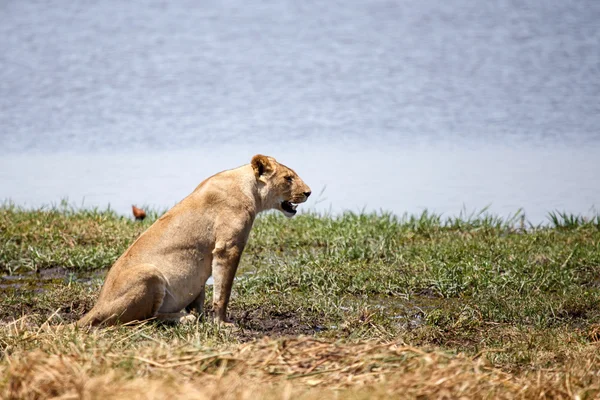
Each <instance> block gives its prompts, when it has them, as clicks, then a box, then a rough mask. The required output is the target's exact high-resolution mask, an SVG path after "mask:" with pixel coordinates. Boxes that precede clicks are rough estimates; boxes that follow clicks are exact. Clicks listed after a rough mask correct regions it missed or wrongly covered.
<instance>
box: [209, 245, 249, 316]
mask: <svg viewBox="0 0 600 400" xmlns="http://www.w3.org/2000/svg"><path fill="white" fill-rule="evenodd" d="M242 250H243V249H241V248H240V247H238V246H235V245H226V244H222V243H217V246H215V250H214V251H213V261H212V273H213V279H214V287H213V309H214V312H215V317H216V319H217V321H219V322H229V320H228V319H227V304H228V303H229V297H230V296H231V287H232V285H233V278H234V277H235V273H236V271H237V267H238V264H239V262H240V256H241V254H242Z"/></svg>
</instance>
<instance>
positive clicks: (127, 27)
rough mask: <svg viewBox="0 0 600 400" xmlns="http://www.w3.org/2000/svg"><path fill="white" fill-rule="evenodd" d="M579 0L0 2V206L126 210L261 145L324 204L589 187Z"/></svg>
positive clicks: (181, 192)
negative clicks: (64, 204)
mask: <svg viewBox="0 0 600 400" xmlns="http://www.w3.org/2000/svg"><path fill="white" fill-rule="evenodd" d="M599 20H600V2H597V1H596V0H581V1H559V0H528V1H508V0H499V1H495V2H480V1H477V0H457V1H453V2H444V1H441V0H439V1H433V0H429V1H421V2H418V3H415V2H409V1H397V2H391V1H368V2H366V1H365V2H361V1H343V2H342V1H322V2H316V1H304V2H293V1H278V2H275V1H262V2H243V1H239V0H231V1H220V2H202V3H198V2H192V1H188V2H184V1H180V2H159V1H140V0H136V1H130V2H119V1H104V2H91V1H80V2H70V3H65V4H61V6H60V7H57V6H56V5H55V4H53V3H51V2H49V1H44V0H38V1H25V0H24V1H8V2H3V3H2V4H1V5H0V199H12V200H13V201H14V202H16V203H17V204H20V205H24V206H32V207H37V206H40V205H43V204H50V203H57V202H59V201H60V200H61V199H62V198H65V197H68V199H69V200H70V201H71V202H73V203H76V204H83V205H84V206H99V207H106V206H107V205H108V204H110V205H111V207H112V208H114V209H116V210H117V211H119V212H123V213H129V208H130V205H131V204H132V203H136V204H147V205H150V206H153V207H157V208H164V207H169V206H171V205H173V204H174V203H175V202H176V201H178V200H180V199H181V198H182V197H183V196H185V195H186V194H188V193H189V192H190V191H191V190H192V189H193V188H194V187H195V186H196V185H197V184H198V183H199V182H200V181H201V180H202V179H204V178H205V177H207V176H209V175H211V174H212V173H215V172H217V171H219V170H222V169H226V168H232V167H235V166H238V165H241V164H243V163H246V162H248V161H249V159H250V158H251V156H252V155H253V154H255V153H259V152H262V153H266V154H270V155H274V156H275V157H277V158H278V159H280V160H281V161H282V162H284V163H286V164H288V165H289V166H291V167H293V168H295V169H296V170H297V172H299V174H300V175H301V176H302V177H303V178H304V179H305V180H306V181H307V182H308V183H309V184H310V185H311V187H312V189H313V191H314V192H315V193H319V192H322V194H321V195H320V197H319V196H315V197H316V198H317V199H318V200H313V198H312V197H311V201H310V202H309V203H308V204H307V207H312V208H313V209H317V210H331V211H332V212H338V211H341V210H344V209H350V210H354V211H359V210H362V209H366V210H380V209H383V210H390V211H393V212H396V213H398V214H402V213H404V212H410V213H412V212H419V211H421V210H422V209H424V208H428V209H431V210H433V211H437V212H442V213H445V214H447V215H456V214H457V213H458V212H460V210H461V209H462V208H463V207H466V208H467V209H468V210H474V209H480V208H482V207H485V206H487V205H490V204H491V208H490V209H491V211H493V212H495V213H498V214H500V215H508V214H510V213H514V212H515V211H516V210H517V209H518V208H524V209H525V212H526V214H527V217H528V218H529V219H530V220H532V221H533V222H536V223H537V222H541V221H543V220H544V219H545V215H546V213H547V212H548V211H551V210H554V209H559V210H566V211H569V212H574V213H583V214H586V213H590V212H593V211H591V209H592V208H593V207H597V205H598V199H599V198H600V178H599V177H598V171H600V161H599V160H600V157H599V156H600V132H599V128H598V127H599V126H600V98H599V97H600V51H599V50H598V43H600V24H598V23H597V21H599Z"/></svg>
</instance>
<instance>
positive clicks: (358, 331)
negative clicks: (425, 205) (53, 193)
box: [0, 206, 600, 398]
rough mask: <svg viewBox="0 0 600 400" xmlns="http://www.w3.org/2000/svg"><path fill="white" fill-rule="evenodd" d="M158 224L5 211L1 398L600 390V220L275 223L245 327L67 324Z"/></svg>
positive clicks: (249, 254)
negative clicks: (150, 392)
mask: <svg viewBox="0 0 600 400" xmlns="http://www.w3.org/2000/svg"><path fill="white" fill-rule="evenodd" d="M156 217H157V213H152V214H151V216H150V218H148V219H147V220H146V221H144V222H143V223H139V222H138V223H136V222H134V221H132V220H130V219H128V218H123V217H120V216H118V215H116V214H114V213H112V212H110V211H102V212H100V211H94V210H92V211H90V210H71V209H69V208H67V207H59V208H54V209H48V210H33V211H32V210H28V211H24V210H20V209H18V208H15V207H11V206H5V207H3V208H0V275H5V276H9V278H8V279H7V278H6V277H5V278H4V279H2V280H0V294H1V295H2V296H1V297H0V324H2V325H1V326H0V349H1V350H2V351H3V353H2V354H3V358H2V361H1V362H0V371H1V374H2V375H0V376H1V378H0V388H1V389H0V393H2V391H1V390H3V391H4V392H3V393H4V394H5V396H10V395H13V396H17V397H19V396H20V397H22V396H25V395H30V394H31V393H34V392H35V391H38V392H40V393H42V392H43V393H50V392H52V393H55V394H57V395H58V394H69V393H71V394H72V393H84V392H85V393H87V394H93V393H95V394H96V395H98V396H104V395H105V394H106V393H108V392H110V390H112V392H114V393H121V392H119V391H124V392H123V393H125V392H127V391H131V392H132V393H137V394H140V393H143V391H141V392H140V390H139V388H140V387H144V388H148V387H156V388H158V387H160V389H155V390H163V391H164V393H169V394H170V395H173V396H177V395H178V394H181V390H183V389H185V390H187V391H191V392H193V393H197V395H198V396H202V395H204V394H206V393H209V392H211V391H212V392H215V393H216V392H218V393H221V394H223V395H224V396H225V397H227V396H230V397H239V396H240V395H243V394H244V393H246V394H248V393H251V392H253V393H256V392H257V391H258V392H260V393H262V395H263V396H266V397H269V396H271V397H272V398H281V397H285V396H288V397H289V398H298V397H302V396H304V397H305V398H316V397H320V396H322V395H323V393H322V392H323V391H326V392H328V391H331V390H335V391H336V393H339V391H342V392H343V395H344V396H346V397H347V396H350V395H352V396H354V397H355V398H372V397H375V398H377V397H381V398H385V397H386V396H389V395H390V394H393V393H404V394H409V395H410V396H419V395H432V396H441V395H444V394H448V395H451V396H458V395H467V396H471V397H473V396H474V397H486V396H496V397H507V398H514V397H515V396H527V397H529V396H540V395H542V396H544V395H545V396H554V397H572V396H575V395H576V394H578V393H579V394H580V395H582V396H583V397H585V396H588V397H594V396H598V395H600V392H599V391H598V390H600V377H599V374H600V357H599V356H597V353H598V350H600V345H599V340H600V218H599V217H595V218H590V219H584V218H581V217H577V216H571V215H567V214H561V213H554V214H552V215H550V216H549V220H548V225H547V226H538V227H532V226H531V225H530V224H528V223H527V222H526V221H522V220H521V219H520V218H519V216H518V215H517V216H515V217H514V218H508V219H502V218H498V217H494V216H489V215H486V214H485V213H481V214H474V215H462V216H459V217H456V218H442V217H440V216H438V215H432V214H429V213H427V212H424V213H423V214H421V215H419V216H407V217H404V218H397V217H394V216H392V215H387V214H353V213H346V214H344V215H340V216H335V217H331V216H318V215H312V214H305V215H299V216H297V217H295V218H294V219H292V220H287V219H284V218H283V217H279V216H277V215H265V216H263V217H262V218H259V219H258V220H257V222H256V224H255V227H254V229H253V233H252V235H251V239H250V242H249V244H248V246H247V248H246V251H245V253H244V257H243V259H242V262H241V266H240V272H239V273H238V277H239V279H238V280H237V281H236V283H235V284H234V295H233V299H232V302H231V306H230V313H231V314H232V316H233V318H234V320H235V321H236V328H235V329H221V328H220V327H218V326H216V325H214V324H212V323H211V322H205V323H199V324H198V325H195V326H186V327H184V326H176V327H175V326H164V325H158V324H156V323H147V324H145V325H143V326H137V327H120V328H114V329H107V330H103V331H96V332H92V333H87V332H79V331H73V330H72V329H71V328H62V329H60V330H59V329H58V328H56V326H60V325H61V324H64V323H68V322H72V321H74V320H75V319H77V318H78V317H79V316H81V315H82V314H83V313H84V312H85V311H87V310H88V309H89V308H91V306H92V304H93V301H94V299H95V296H96V295H97V292H98V289H99V287H100V284H101V277H102V274H103V271H105V270H106V268H108V267H109V266H110V265H111V264H112V263H113V262H114V260H115V259H116V258H117V257H118V256H119V255H120V254H121V253H122V252H123V251H124V250H125V249H126V247H127V246H128V245H129V244H130V243H131V242H132V241H133V240H134V239H135V238H136V237H137V236H138V235H139V234H140V233H141V232H142V231H143V230H144V229H146V228H147V227H148V226H149V225H150V224H151V223H152V221H153V219H155V218H156ZM95 271H96V273H94V272H95ZM207 298H209V299H210V293H209V296H208V297H207ZM207 303H208V302H207ZM207 306H208V307H209V308H210V305H209V304H207ZM15 320H17V321H16V322H14V321H15ZM44 323H46V324H44ZM264 336H268V337H270V339H262V338H263V337H264ZM30 365H33V367H28V366H30ZM31 371H37V372H35V374H34V375H40V376H44V377H45V378H43V379H42V378H39V377H35V376H33V375H32V374H33V373H32V372H31ZM53 371H54V372H53ZM53 374H54V375H53ZM108 381H110V382H111V384H110V385H108V387H109V389H104V388H105V386H106V385H105V383H106V382H108ZM60 382H63V383H60ZM86 382H87V383H86ZM111 385H112V386H111ZM152 385H154V386H152ZM55 386H56V387H55ZM111 388H112V389H111ZM32 390H33V392H31V391H32ZM103 390H105V391H106V390H108V392H102V391H103ZM128 393H129V392H128ZM34 397H35V396H34Z"/></svg>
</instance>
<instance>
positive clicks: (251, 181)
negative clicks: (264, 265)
mask: <svg viewBox="0 0 600 400" xmlns="http://www.w3.org/2000/svg"><path fill="white" fill-rule="evenodd" d="M310 194H311V190H310V188H309V187H308V186H307V185H306V184H305V183H304V181H302V179H300V177H299V176H298V174H296V172H294V171H293V170H292V169H290V168H288V167H286V166H285V165H283V164H280V163H278V162H277V160H275V159H274V158H272V157H268V156H264V155H261V154H258V155H255V156H254V157H253V158H252V161H251V163H250V164H246V165H243V166H241V167H239V168H236V169H231V170H227V171H223V172H220V173H218V174H216V175H213V176H211V177H210V178H208V179H206V180H205V181H203V182H202V183H201V184H200V185H198V187H197V188H196V189H195V190H194V191H193V192H192V193H191V194H190V195H188V196H187V197H186V198H184V199H183V200H182V201H181V202H179V203H178V204H176V205H175V206H174V207H173V208H172V209H170V210H169V211H168V212H166V213H165V214H164V215H163V216H161V217H160V218H159V219H158V220H156V222H154V224H152V225H151V226H150V227H149V228H148V229H147V230H146V231H145V232H143V233H142V234H141V235H140V237H139V238H138V239H137V240H136V241H135V242H134V243H133V244H132V245H131V246H130V247H129V248H128V249H127V250H126V251H125V253H123V255H121V257H119V259H117V261H116V262H115V263H114V265H113V266H112V267H111V268H110V270H109V271H108V274H107V276H106V280H105V282H104V285H103V286H102V289H101V290H100V295H99V296H98V301H97V303H96V305H95V306H94V307H93V308H92V309H91V310H90V311H89V312H88V313H87V314H86V315H84V316H83V317H82V318H81V319H80V320H79V321H77V323H76V325H77V326H80V327H85V326H97V325H114V324H117V323H128V322H135V321H143V320H147V319H157V320H162V321H173V322H189V321H193V320H196V318H197V317H196V316H194V315H193V314H192V313H191V312H196V313H197V315H198V316H202V315H203V306H204V297H205V284H206V280H207V279H208V278H209V277H210V276H211V275H212V276H213V279H214V288H213V308H214V317H215V319H216V320H217V321H218V322H223V323H231V321H230V320H229V319H228V318H227V304H228V303H229V297H230V295H231V288H232V284H233V278H234V276H235V273H236V271H237V268H238V264H239V261H240V257H241V255H242V252H243V251H244V247H245V246H246V242H247V240H248V235H249V234H250V229H251V228H252V224H253V222H254V219H255V218H256V215H257V214H258V213H259V212H262V211H265V210H271V209H276V210H279V211H281V212H282V213H283V214H284V215H285V216H286V217H288V218H291V217H293V216H294V215H295V214H296V207H297V206H298V204H299V203H303V202H305V201H306V200H307V199H308V196H310Z"/></svg>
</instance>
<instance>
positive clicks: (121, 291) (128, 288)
mask: <svg viewBox="0 0 600 400" xmlns="http://www.w3.org/2000/svg"><path fill="white" fill-rule="evenodd" d="M109 275H110V273H109ZM166 292H167V282H166V279H165V278H164V277H163V275H162V273H161V272H160V271H159V270H158V268H156V266H154V265H153V264H138V265H135V266H133V267H130V268H126V269H123V270H121V271H119V272H118V273H117V274H116V275H113V276H108V277H107V280H106V283H105V287H104V288H103V290H102V293H101V294H100V298H99V299H98V303H97V304H96V306H94V308H92V310H90V312H89V313H88V314H86V315H85V316H84V317H83V318H81V319H80V320H79V321H78V323H77V325H79V326H86V325H114V324H116V323H128V322H133V321H144V320H147V319H150V318H153V317H156V316H157V313H158V309H159V308H160V306H161V305H162V303H163V301H164V298H165V294H166Z"/></svg>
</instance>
